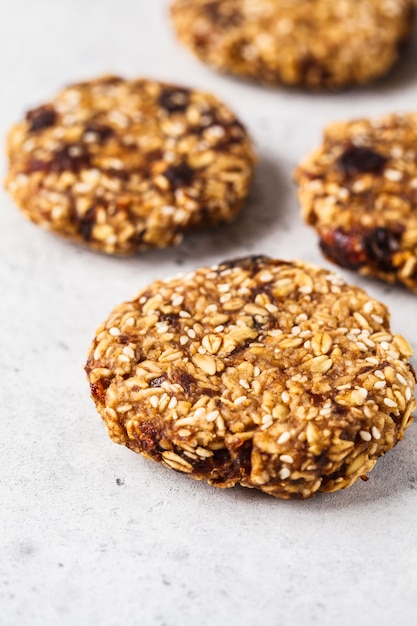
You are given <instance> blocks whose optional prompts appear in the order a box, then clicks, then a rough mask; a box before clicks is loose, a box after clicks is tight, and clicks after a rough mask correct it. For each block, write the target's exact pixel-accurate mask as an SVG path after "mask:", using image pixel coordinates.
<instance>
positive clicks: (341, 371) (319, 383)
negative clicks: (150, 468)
mask: <svg viewBox="0 0 417 626" xmlns="http://www.w3.org/2000/svg"><path fill="white" fill-rule="evenodd" d="M388 318H389V315H388V311H387V309H386V307H385V306H384V305H382V304H380V303H379V302H377V301H376V300H373V299H372V298H370V297H369V296H367V294H366V293H365V292H364V291H362V290H361V289H359V288H357V287H352V286H349V285H347V284H346V283H344V282H343V280H342V279H341V278H339V277H338V276H336V275H334V274H333V273H329V272H327V271H325V270H323V269H320V268H318V267H315V266H311V265H307V264H305V263H302V262H299V261H298V262H284V261H277V260H272V259H268V258H266V257H249V258H247V259H239V260H236V261H231V262H225V263H222V264H220V265H219V266H214V267H210V268H209V267H205V268H201V269H198V270H196V271H195V272H191V273H190V274H187V275H183V276H180V277H177V278H173V279H170V280H165V281H164V280H160V281H157V282H155V283H153V284H152V285H150V286H149V287H148V288H146V289H144V290H143V291H142V292H141V293H140V294H139V295H138V296H137V297H136V298H135V299H134V300H132V301H131V302H127V303H125V304H122V305H120V306H118V307H116V308H115V309H114V311H113V313H112V314H111V315H110V317H109V318H108V320H107V321H106V322H105V323H104V324H102V325H101V326H100V328H99V329H98V331H97V335H96V337H95V339H94V341H93V344H92V346H91V349H90V353H89V357H88V362H87V366H86V371H87V374H88V378H89V381H90V385H91V392H92V397H93V399H94V402H95V404H96V406H97V409H98V411H99V412H100V414H101V415H102V417H103V419H104V421H105V423H106V425H107V428H108V432H109V434H110V437H111V438H112V439H113V441H115V442H117V443H120V444H124V445H126V446H127V447H129V448H131V449H132V450H134V451H135V452H139V453H141V454H143V455H144V456H146V457H148V458H150V459H154V460H156V461H161V462H162V463H164V464H165V465H167V466H169V467H171V468H173V469H176V470H178V471H180V472H185V473H187V474H189V475H190V476H192V477H193V478H196V479H204V480H208V481H209V483H210V484H212V485H216V486H218V487H233V486H234V485H235V484H237V483H240V484H241V485H243V486H246V487H256V488H258V489H261V490H262V491H265V492H266V493H269V494H271V495H273V496H277V497H280V498H291V497H300V498H307V497H309V496H312V495H313V494H314V493H316V492H317V491H336V490H338V489H342V488H345V487H349V486H350V485H351V484H352V483H354V482H355V481H356V480H357V479H358V478H359V477H360V476H364V475H365V474H366V473H367V472H369V471H370V470H371V469H372V467H373V466H374V464H375V462H376V460H377V458H378V457H379V456H381V455H382V454H384V453H385V452H387V451H388V450H390V449H391V448H392V447H393V446H394V445H395V444H396V443H397V441H398V440H400V439H401V438H402V437H403V433H404V430H405V428H406V427H407V426H408V425H409V424H410V422H411V419H412V417H411V414H412V412H413V409H414V407H415V400H414V386H415V375H414V373H413V370H412V368H411V366H410V365H409V364H408V358H409V357H410V355H411V353H412V351H411V349H410V346H409V344H408V343H407V341H406V340H405V339H404V338H403V337H401V336H400V335H394V334H393V333H392V332H391V331H390V328H389V320H388Z"/></svg>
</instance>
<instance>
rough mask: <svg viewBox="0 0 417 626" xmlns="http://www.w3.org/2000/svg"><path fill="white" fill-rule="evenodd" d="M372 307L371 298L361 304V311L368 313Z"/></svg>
mask: <svg viewBox="0 0 417 626" xmlns="http://www.w3.org/2000/svg"><path fill="white" fill-rule="evenodd" d="M373 308H374V304H373V302H371V300H368V302H365V304H364V305H363V312H364V313H370V312H371V311H372V309H373ZM372 317H373V316H372Z"/></svg>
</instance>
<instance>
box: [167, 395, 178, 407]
mask: <svg viewBox="0 0 417 626" xmlns="http://www.w3.org/2000/svg"><path fill="white" fill-rule="evenodd" d="M177 404H178V400H177V398H176V397H175V396H172V398H171V400H170V401H169V402H168V408H169V409H175V407H176V406H177Z"/></svg>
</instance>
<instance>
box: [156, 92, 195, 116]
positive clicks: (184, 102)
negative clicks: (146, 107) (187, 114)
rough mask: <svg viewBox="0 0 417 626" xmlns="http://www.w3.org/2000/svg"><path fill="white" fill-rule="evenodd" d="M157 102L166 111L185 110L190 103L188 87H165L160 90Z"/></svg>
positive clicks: (176, 111)
mask: <svg viewBox="0 0 417 626" xmlns="http://www.w3.org/2000/svg"><path fill="white" fill-rule="evenodd" d="M158 102H159V105H160V106H161V107H162V108H163V109H165V111H168V113H179V112H181V111H185V110H186V108H187V107H188V105H189V103H190V91H189V90H188V89H177V88H170V87H165V89H162V91H161V94H160V96H159V100H158Z"/></svg>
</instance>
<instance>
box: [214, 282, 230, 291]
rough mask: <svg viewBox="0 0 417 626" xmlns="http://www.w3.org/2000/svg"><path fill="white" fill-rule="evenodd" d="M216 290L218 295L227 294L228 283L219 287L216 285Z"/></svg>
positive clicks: (228, 289)
mask: <svg viewBox="0 0 417 626" xmlns="http://www.w3.org/2000/svg"><path fill="white" fill-rule="evenodd" d="M217 289H218V291H219V292H220V293H227V292H228V291H230V285H229V283H223V284H221V285H218V286H217Z"/></svg>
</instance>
